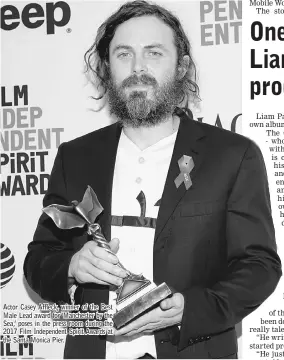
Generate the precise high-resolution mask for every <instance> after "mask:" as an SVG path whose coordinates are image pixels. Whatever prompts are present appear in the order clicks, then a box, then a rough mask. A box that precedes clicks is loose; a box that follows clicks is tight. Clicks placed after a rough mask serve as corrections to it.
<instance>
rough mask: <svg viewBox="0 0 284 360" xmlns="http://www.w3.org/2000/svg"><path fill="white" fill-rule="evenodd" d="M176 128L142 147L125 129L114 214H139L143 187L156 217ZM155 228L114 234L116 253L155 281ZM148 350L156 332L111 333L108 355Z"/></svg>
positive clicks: (136, 271)
mask: <svg viewBox="0 0 284 360" xmlns="http://www.w3.org/2000/svg"><path fill="white" fill-rule="evenodd" d="M176 135H177V132H175V133H173V134H171V135H170V136H168V137H166V138H163V139H162V140H160V141H159V142H157V143H156V144H154V145H152V146H149V147H148V148H146V149H144V150H140V149H139V148H138V147H137V146H136V145H135V144H134V143H133V142H132V141H131V140H130V139H129V138H128V137H127V136H126V135H125V134H124V132H123V131H122V132H121V137H120V140H119V144H118V150H117V156H116V163H115V170H114V179H113V188H112V209H111V214H112V215H117V216H124V215H131V216H140V213H141V207H140V204H139V202H138V200H137V199H136V198H137V196H138V194H139V193H140V192H141V191H143V192H144V194H145V197H146V214H145V216H146V217H152V218H155V219H157V215H158V211H159V206H157V205H156V206H155V204H156V203H157V201H158V200H160V199H161V197H162V193H163V189H164V185H165V180H166V177H167V173H168V169H169V164H170V160H171V157H172V153H173V148H174V143H175V140H176ZM154 234H155V229H153V228H146V227H132V226H112V227H111V238H118V239H119V240H120V244H119V250H118V253H117V256H118V258H119V260H120V262H121V263H122V264H123V265H124V266H125V267H126V268H127V269H128V270H130V271H131V272H132V273H134V274H143V275H144V276H145V277H146V278H147V279H148V280H150V281H153V243H154ZM115 299H116V293H115V292H114V291H110V298H109V304H111V305H112V306H113V311H114V312H115ZM146 352H147V353H149V354H151V355H152V356H154V357H155V358H156V357H157V354H156V346H155V340H154V335H144V336H137V335H136V336H135V337H125V336H119V337H114V336H108V337H107V342H106V358H107V359H121V358H122V359H134V358H138V357H139V356H142V355H144V354H145V353H146Z"/></svg>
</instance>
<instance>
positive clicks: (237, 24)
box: [200, 0, 242, 46]
mask: <svg viewBox="0 0 284 360" xmlns="http://www.w3.org/2000/svg"><path fill="white" fill-rule="evenodd" d="M241 20H242V1H240V0H239V1H235V0H229V1H200V24H201V25H200V36H201V39H200V40H201V46H210V45H222V44H234V43H239V42H240V35H241V27H242V21H241Z"/></svg>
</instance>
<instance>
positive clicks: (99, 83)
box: [84, 0, 200, 110]
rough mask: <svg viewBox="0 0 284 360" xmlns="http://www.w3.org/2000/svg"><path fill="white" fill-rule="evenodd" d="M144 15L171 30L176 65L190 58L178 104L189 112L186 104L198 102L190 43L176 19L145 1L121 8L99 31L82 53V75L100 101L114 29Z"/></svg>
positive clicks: (133, 2)
mask: <svg viewBox="0 0 284 360" xmlns="http://www.w3.org/2000/svg"><path fill="white" fill-rule="evenodd" d="M147 15H149V16H150V15H152V16H156V17H157V18H158V19H160V20H162V21H163V22H164V23H165V24H167V25H168V26H170V27H171V28H172V30H173V33H174V40H175V45H176V49H177V58H178V64H181V63H182V59H183V57H184V56H185V55H188V56H189V60H190V61H189V67H188V69H187V72H186V74H185V75H184V81H183V89H182V93H183V98H182V99H181V101H180V103H182V104H183V106H184V107H185V108H188V107H189V103H196V102H198V101H199V100H200V98H199V87H198V85H197V83H196V67H195V64H194V61H193V59H192V56H191V46H190V43H189V40H188V38H187V36H186V34H185V32H184V30H183V28H182V25H181V23H180V21H179V20H178V18H177V17H176V16H174V15H173V14H172V13H171V12H170V11H168V10H166V9H165V8H163V7H161V6H159V5H157V4H150V3H148V2H147V1H144V0H136V1H131V2H127V3H125V4H124V5H122V6H121V7H120V8H119V9H118V10H117V11H116V12H115V13H114V14H112V15H111V16H110V17H109V18H108V19H107V20H106V21H105V22H104V23H103V24H102V25H101V26H100V27H99V29H98V32H97V36H96V39H95V42H94V43H93V45H92V46H91V47H90V48H89V50H88V51H87V52H86V53H85V56H84V60H85V73H86V75H87V77H88V79H89V81H91V83H92V84H93V85H94V87H95V88H96V90H97V92H98V97H93V98H94V99H96V100H102V99H104V98H105V95H106V94H107V91H108V79H109V77H110V70H109V46H110V42H111V40H112V39H113V37H114V34H115V31H116V29H117V27H118V26H119V25H120V24H122V23H123V22H125V21H127V20H129V19H131V18H135V17H141V16H147ZM177 105H178V104H177ZM103 106H104V104H103V105H102V106H101V107H100V109H101V108H102V107H103ZM100 109H99V110H100Z"/></svg>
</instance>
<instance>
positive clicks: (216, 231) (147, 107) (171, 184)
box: [24, 1, 281, 359]
mask: <svg viewBox="0 0 284 360" xmlns="http://www.w3.org/2000/svg"><path fill="white" fill-rule="evenodd" d="M85 61H86V64H87V71H88V73H89V75H91V77H92V80H93V81H94V82H95V84H96V86H97V88H98V90H99V91H100V92H101V96H100V97H99V98H100V99H101V100H105V102H106V103H107V104H108V106H109V111H110V113H111V114H112V115H114V116H115V117H116V118H117V120H118V121H117V122H116V123H115V124H112V125H110V126H107V127H105V128H103V129H100V130H98V131H95V132H93V133H91V134H87V135H85V136H83V137H80V138H78V139H75V140H72V141H70V142H68V143H64V144H62V145H61V146H60V147H59V149H58V154H57V157H56V160H55V164H54V167H53V170H52V174H51V177H50V182H49V187H48V191H47V193H46V195H45V198H44V202H43V204H44V206H45V207H46V206H48V205H50V204H62V205H68V204H70V203H71V202H72V200H74V199H77V200H80V199H82V198H83V195H84V192H85V190H86V188H87V186H88V185H90V186H91V187H92V188H93V189H94V191H95V193H96V195H97V197H98V199H99V201H100V203H101V204H102V206H103V208H104V211H103V212H102V213H101V214H100V216H99V217H98V220H97V221H98V223H99V224H100V225H101V227H102V231H103V233H104V235H105V237H106V238H107V239H112V240H111V241H110V246H111V250H112V252H113V254H111V253H109V252H107V251H106V250H105V249H104V248H101V247H99V246H97V244H96V243H95V242H94V241H89V240H90V238H89V237H88V235H87V234H86V232H85V230H84V229H73V230H60V229H58V228H57V227H56V226H55V224H54V223H53V221H52V220H51V219H50V218H48V217H47V216H46V215H45V214H43V215H42V216H41V218H40V220H39V223H38V227H37V229H36V232H35V236H34V240H33V242H31V243H30V245H29V252H28V254H27V257H26V260H25V265H24V271H25V275H26V278H27V280H28V283H29V284H30V286H31V287H32V288H33V289H34V290H35V291H36V292H37V293H38V294H39V295H40V296H41V297H42V298H43V299H46V300H48V301H52V302H56V303H61V302H66V303H70V302H71V298H72V300H73V301H75V303H76V304H86V303H87V304H88V303H94V304H98V305H99V304H101V303H104V304H110V305H112V306H113V307H115V298H114V292H113V286H119V285H120V284H121V283H122V280H123V279H124V278H125V277H126V276H127V272H126V271H125V270H124V269H123V268H121V267H120V266H119V265H118V258H119V261H121V263H123V264H124V266H125V267H126V268H127V269H129V270H130V271H131V272H133V273H137V274H140V273H142V274H143V275H144V276H145V277H146V278H148V279H150V280H152V281H153V282H154V283H155V284H157V285H159V284H161V283H162V282H166V283H167V284H168V285H169V286H170V287H171V288H173V289H174V294H173V295H172V296H171V297H169V298H167V299H165V300H163V301H162V302H161V303H160V304H159V306H156V307H155V308H154V309H152V310H150V311H148V312H146V313H145V314H143V315H141V316H140V317H138V318H137V319H135V320H133V321H132V322H130V323H129V324H128V325H126V326H124V327H122V328H121V329H120V330H118V331H115V333H114V335H108V336H86V335H79V334H78V335H76V336H70V335H68V336H67V340H66V345H65V354H64V356H65V358H130V359H133V358H187V359H196V358H203V359H207V358H226V359H227V358H237V339H236V332H235V325H236V323H238V322H240V321H241V320H242V319H243V318H244V317H245V316H246V315H248V314H249V313H251V312H252V311H253V310H255V309H256V308H257V307H258V306H259V305H260V304H261V303H262V302H263V301H264V300H265V299H266V298H267V297H268V296H269V295H270V294H271V293H272V292H273V291H274V289H275V287H276V285H277V283H278V281H279V278H280V276H281V263H280V259H279V257H278V255H277V253H276V245H275V238H274V228H273V223H272V218H271V210H270V203H269V191H268V184H267V177H266V172H265V167H264V162H263V159H262V156H261V153H260V151H259V149H258V147H257V146H256V145H255V144H254V143H253V142H252V141H250V140H249V139H246V138H245V137H242V136H240V135H237V134H233V133H230V132H229V131H225V130H221V129H218V128H215V127H212V126H210V125H206V124H202V123H198V122H195V121H193V119H192V118H191V116H190V111H189V110H187V111H186V110H183V109H181V107H182V106H183V107H184V106H185V108H186V104H188V103H190V102H191V101H194V100H195V99H196V97H198V86H197V85H196V83H195V66H194V63H193V60H192V57H191V49H190V44H189V41H188V39H187V37H186V35H185V33H184V31H183V29H182V26H181V24H180V22H179V20H178V19H177V18H176V17H175V16H174V15H173V14H171V13H170V12H169V11H167V10H166V9H164V8H162V7H160V6H158V5H153V4H149V3H147V2H145V1H134V2H130V3H126V4H124V5H123V6H122V7H121V8H119V9H118V11H117V12H116V13H114V14H113V15H112V16H110V17H109V18H108V19H107V20H106V21H105V22H104V23H103V24H102V25H101V27H100V28H99V30H98V34H97V38H96V41H95V43H94V44H93V46H92V47H91V48H90V49H89V51H88V52H87V53H86V55H85ZM184 159H188V161H191V165H192V167H191V169H190V171H188V172H187V173H186V174H185V175H187V178H186V177H185V178H184V179H183V180H184V181H181V182H179V181H177V178H178V177H179V175H180V174H181V171H182V169H181V166H180V163H181V162H183V161H185V160H184ZM138 217H139V218H140V219H141V217H144V218H145V219H146V218H147V219H149V218H150V219H151V221H142V222H138V221H135V218H138ZM115 254H117V255H115ZM70 285H72V286H71V287H70Z"/></svg>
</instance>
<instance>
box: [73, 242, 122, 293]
mask: <svg viewBox="0 0 284 360" xmlns="http://www.w3.org/2000/svg"><path fill="white" fill-rule="evenodd" d="M109 245H110V247H111V251H112V252H113V253H114V254H115V253H116V252H117V251H118V247H119V240H118V239H112V241H111V242H110V243H109ZM114 254H111V253H109V252H108V251H106V250H105V249H104V248H101V247H99V246H98V245H97V244H96V242H95V241H88V242H87V243H86V244H85V245H84V246H83V247H82V249H81V250H79V251H78V252H77V253H75V254H74V255H73V257H72V259H71V262H70V265H69V270H68V277H69V278H74V279H75V280H76V281H77V282H78V283H86V282H92V283H96V284H103V285H116V286H119V285H121V283H122V279H123V278H125V277H126V276H127V272H126V271H125V270H123V269H122V268H121V267H120V266H118V265H117V263H118V259H117V257H116V256H115V255H114Z"/></svg>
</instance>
